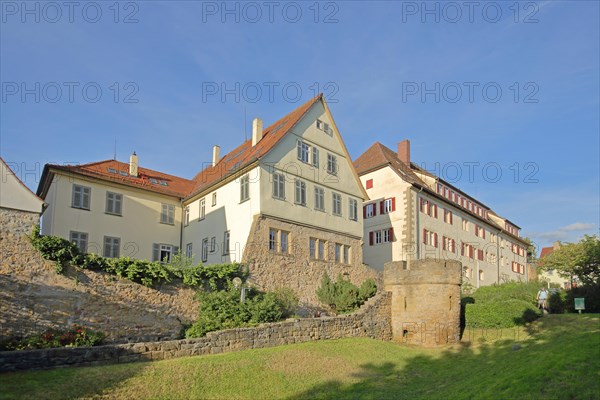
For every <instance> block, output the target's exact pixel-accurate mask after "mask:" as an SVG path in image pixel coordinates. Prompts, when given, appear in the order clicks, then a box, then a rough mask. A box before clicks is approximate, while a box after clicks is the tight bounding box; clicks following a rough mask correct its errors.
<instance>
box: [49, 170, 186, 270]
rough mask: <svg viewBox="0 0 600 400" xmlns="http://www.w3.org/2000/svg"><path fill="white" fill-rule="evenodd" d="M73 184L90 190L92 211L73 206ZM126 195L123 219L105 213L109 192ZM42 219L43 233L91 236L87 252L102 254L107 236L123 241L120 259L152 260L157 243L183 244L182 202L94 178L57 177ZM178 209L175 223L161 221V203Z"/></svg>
mask: <svg viewBox="0 0 600 400" xmlns="http://www.w3.org/2000/svg"><path fill="white" fill-rule="evenodd" d="M73 184H78V185H82V186H87V187H90V188H91V200H90V210H89V211H88V210H82V209H78V208H73V207H71V203H72V190H73ZM107 191H110V192H114V193H120V194H122V195H123V203H122V216H116V215H111V214H107V213H105V210H106V192H107ZM46 202H47V203H48V204H49V206H48V210H46V212H45V213H44V216H43V218H42V227H43V228H42V233H43V234H45V235H56V236H60V237H63V238H65V239H69V234H70V231H77V232H85V233H88V252H90V253H97V254H100V255H102V252H103V243H104V236H115V237H119V238H120V239H121V249H120V253H121V256H129V257H134V258H138V259H146V260H151V259H152V246H153V244H154V243H163V244H170V245H174V246H179V245H180V230H181V205H180V202H179V199H177V198H174V197H170V196H165V195H161V194H155V193H151V192H147V191H142V190H138V189H135V188H130V187H127V186H124V185H119V184H117V183H112V182H107V181H100V180H94V179H93V178H84V177H76V176H74V175H71V176H67V175H62V174H59V173H57V174H55V175H54V177H53V179H52V183H51V186H50V189H49V190H48V194H47V195H46ZM162 203H166V204H172V205H174V206H175V224H174V225H167V224H163V223H161V222H160V214H161V204H162Z"/></svg>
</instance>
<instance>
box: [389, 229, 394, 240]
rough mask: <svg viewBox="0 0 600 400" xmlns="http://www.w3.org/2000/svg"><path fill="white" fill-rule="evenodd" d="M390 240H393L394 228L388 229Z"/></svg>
mask: <svg viewBox="0 0 600 400" xmlns="http://www.w3.org/2000/svg"><path fill="white" fill-rule="evenodd" d="M389 235H390V242H393V241H394V228H390V229H389Z"/></svg>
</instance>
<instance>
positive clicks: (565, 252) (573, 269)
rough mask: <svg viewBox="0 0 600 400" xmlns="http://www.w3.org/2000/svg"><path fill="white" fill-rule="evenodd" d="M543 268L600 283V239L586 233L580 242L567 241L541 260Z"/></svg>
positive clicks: (569, 276) (587, 281) (590, 282)
mask: <svg viewBox="0 0 600 400" xmlns="http://www.w3.org/2000/svg"><path fill="white" fill-rule="evenodd" d="M540 268H541V269H543V270H556V271H557V272H558V273H559V275H561V276H563V277H568V278H570V279H571V280H573V278H574V277H577V278H579V280H580V281H581V282H582V283H583V284H597V283H600V240H599V239H598V237H596V236H595V235H594V236H588V235H585V236H584V238H583V239H581V240H580V241H579V242H578V243H566V244H563V245H562V246H561V247H560V248H558V249H556V250H554V251H553V252H552V253H550V254H549V255H547V256H546V257H544V258H543V259H542V260H540Z"/></svg>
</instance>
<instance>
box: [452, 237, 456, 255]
mask: <svg viewBox="0 0 600 400" xmlns="http://www.w3.org/2000/svg"><path fill="white" fill-rule="evenodd" d="M452 252H453V253H456V242H455V241H454V239H452Z"/></svg>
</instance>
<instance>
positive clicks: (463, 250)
mask: <svg viewBox="0 0 600 400" xmlns="http://www.w3.org/2000/svg"><path fill="white" fill-rule="evenodd" d="M460 255H461V256H464V255H465V244H464V243H463V242H460Z"/></svg>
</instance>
